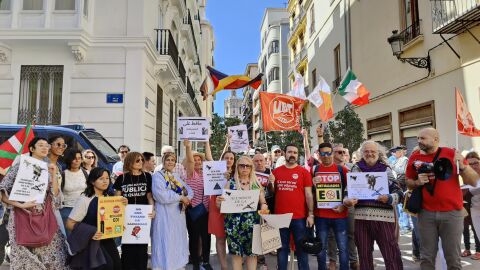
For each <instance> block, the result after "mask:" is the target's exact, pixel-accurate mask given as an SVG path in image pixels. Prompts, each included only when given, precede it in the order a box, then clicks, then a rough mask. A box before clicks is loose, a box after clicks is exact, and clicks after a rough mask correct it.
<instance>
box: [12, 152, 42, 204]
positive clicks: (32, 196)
mask: <svg viewBox="0 0 480 270" xmlns="http://www.w3.org/2000/svg"><path fill="white" fill-rule="evenodd" d="M47 188H48V166H47V163H46V162H44V161H42V160H39V159H36V158H33V157H30V156H26V155H22V156H21V157H20V167H19V168H18V173H17V177H16V178H15V182H14V183H13V187H12V191H11V192H10V196H9V199H10V200H11V201H17V202H31V201H35V202H36V203H43V201H44V200H45V194H46V192H47Z"/></svg>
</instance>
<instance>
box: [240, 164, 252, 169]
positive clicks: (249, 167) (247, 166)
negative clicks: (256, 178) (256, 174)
mask: <svg viewBox="0 0 480 270" xmlns="http://www.w3.org/2000/svg"><path fill="white" fill-rule="evenodd" d="M238 168H241V169H251V168H252V165H250V164H238Z"/></svg>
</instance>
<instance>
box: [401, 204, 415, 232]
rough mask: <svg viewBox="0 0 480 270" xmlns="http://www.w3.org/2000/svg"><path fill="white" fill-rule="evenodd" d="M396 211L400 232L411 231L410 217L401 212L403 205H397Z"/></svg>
mask: <svg viewBox="0 0 480 270" xmlns="http://www.w3.org/2000/svg"><path fill="white" fill-rule="evenodd" d="M397 209H398V223H399V225H400V230H411V229H412V228H411V226H410V216H409V215H408V214H407V213H405V212H403V204H401V203H399V204H397Z"/></svg>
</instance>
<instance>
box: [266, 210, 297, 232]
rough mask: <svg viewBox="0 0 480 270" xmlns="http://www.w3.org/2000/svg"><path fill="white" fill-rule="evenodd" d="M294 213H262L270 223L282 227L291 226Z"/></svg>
mask: <svg viewBox="0 0 480 270" xmlns="http://www.w3.org/2000/svg"><path fill="white" fill-rule="evenodd" d="M292 217H293V213H287V214H281V215H262V218H263V219H264V220H265V222H267V224H268V225H270V226H272V227H274V228H277V229H281V228H288V227H290V221H292Z"/></svg>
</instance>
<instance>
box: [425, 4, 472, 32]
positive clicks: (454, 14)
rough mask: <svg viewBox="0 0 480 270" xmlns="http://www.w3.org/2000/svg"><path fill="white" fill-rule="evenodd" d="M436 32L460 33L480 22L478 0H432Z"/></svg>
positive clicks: (433, 25)
mask: <svg viewBox="0 0 480 270" xmlns="http://www.w3.org/2000/svg"><path fill="white" fill-rule="evenodd" d="M430 3H431V8H432V27H433V33H435V34H458V33H461V32H463V31H465V30H466V29H468V28H470V27H472V26H474V25H476V24H477V23H478V22H480V1H478V0H430Z"/></svg>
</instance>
